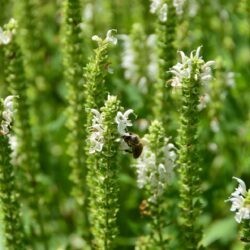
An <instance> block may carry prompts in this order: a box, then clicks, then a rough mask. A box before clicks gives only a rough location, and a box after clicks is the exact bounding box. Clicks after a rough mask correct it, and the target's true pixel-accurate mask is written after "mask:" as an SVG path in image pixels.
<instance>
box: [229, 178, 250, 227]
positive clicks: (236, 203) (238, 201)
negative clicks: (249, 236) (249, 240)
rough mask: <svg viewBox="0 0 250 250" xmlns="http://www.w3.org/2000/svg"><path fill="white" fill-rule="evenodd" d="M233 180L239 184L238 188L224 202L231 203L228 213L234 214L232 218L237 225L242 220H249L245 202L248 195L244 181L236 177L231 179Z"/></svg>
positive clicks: (249, 207)
mask: <svg viewBox="0 0 250 250" xmlns="http://www.w3.org/2000/svg"><path fill="white" fill-rule="evenodd" d="M233 179H235V180H236V181H237V182H238V183H239V186H238V187H237V188H236V189H235V191H234V192H233V193H232V194H231V196H230V197H229V199H228V200H226V201H231V202H232V206H231V208H230V211H232V212H236V213H235V217H234V218H235V220H236V221H237V222H238V223H240V222H241V221H242V220H243V219H250V204H248V203H247V201H246V196H247V195H248V193H247V190H246V185H245V183H244V181H242V180H241V179H239V178H237V177H233Z"/></svg>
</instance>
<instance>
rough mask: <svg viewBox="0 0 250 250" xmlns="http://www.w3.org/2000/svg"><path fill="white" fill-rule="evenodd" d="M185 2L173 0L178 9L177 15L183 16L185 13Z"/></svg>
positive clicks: (183, 0)
mask: <svg viewBox="0 0 250 250" xmlns="http://www.w3.org/2000/svg"><path fill="white" fill-rule="evenodd" d="M184 3H185V0H173V5H174V7H175V9H176V13H177V15H181V14H182V13H183V5H184Z"/></svg>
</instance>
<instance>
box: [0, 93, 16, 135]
mask: <svg viewBox="0 0 250 250" xmlns="http://www.w3.org/2000/svg"><path fill="white" fill-rule="evenodd" d="M15 97H16V96H13V95H10V96H7V97H6V98H5V100H4V102H3V108H4V110H3V113H2V118H3V120H2V122H1V133H2V134H3V135H7V134H8V133H9V129H10V125H11V122H12V118H13V113H14V105H13V99H14V98H15Z"/></svg>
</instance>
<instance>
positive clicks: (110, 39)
mask: <svg viewBox="0 0 250 250" xmlns="http://www.w3.org/2000/svg"><path fill="white" fill-rule="evenodd" d="M113 32H117V30H115V29H111V30H108V32H107V34H106V37H105V39H104V40H103V39H102V38H101V37H99V36H97V35H94V36H92V40H93V41H96V42H98V43H100V42H102V41H104V42H107V43H109V44H113V45H116V44H117V38H116V37H114V36H113V34H112V33H113Z"/></svg>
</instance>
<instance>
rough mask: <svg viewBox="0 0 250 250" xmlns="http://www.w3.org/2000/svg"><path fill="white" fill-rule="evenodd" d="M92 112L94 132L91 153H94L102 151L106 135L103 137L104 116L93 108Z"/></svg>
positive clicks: (91, 140) (91, 139)
mask: <svg viewBox="0 0 250 250" xmlns="http://www.w3.org/2000/svg"><path fill="white" fill-rule="evenodd" d="M91 112H92V113H93V119H92V126H91V129H92V133H91V135H90V138H89V140H90V150H89V153H90V154H93V153H95V152H101V151H102V147H103V144H104V137H103V132H104V129H103V118H102V114H101V113H100V112H99V111H98V110H96V109H91Z"/></svg>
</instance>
